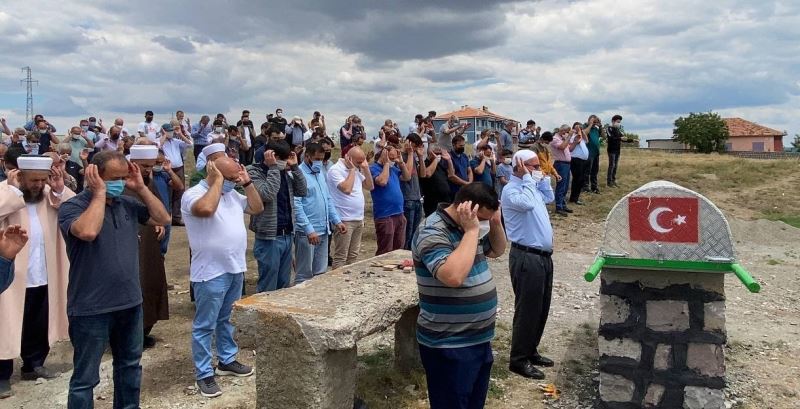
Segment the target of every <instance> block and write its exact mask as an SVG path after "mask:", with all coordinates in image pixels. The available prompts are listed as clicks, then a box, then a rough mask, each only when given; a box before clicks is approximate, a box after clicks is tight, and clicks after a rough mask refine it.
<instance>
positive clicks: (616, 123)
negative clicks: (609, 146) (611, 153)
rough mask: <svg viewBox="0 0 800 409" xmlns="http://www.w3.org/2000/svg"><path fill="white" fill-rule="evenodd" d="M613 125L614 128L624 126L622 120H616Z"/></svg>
mask: <svg viewBox="0 0 800 409" xmlns="http://www.w3.org/2000/svg"><path fill="white" fill-rule="evenodd" d="M612 125H613V126H614V128H619V127H620V126H622V123H621V122H614V123H613V124H612Z"/></svg>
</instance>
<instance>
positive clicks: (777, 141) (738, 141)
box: [726, 136, 783, 152]
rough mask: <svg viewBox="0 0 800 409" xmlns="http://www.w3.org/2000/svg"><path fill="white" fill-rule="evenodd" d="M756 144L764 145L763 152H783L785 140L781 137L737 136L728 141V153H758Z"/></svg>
mask: <svg viewBox="0 0 800 409" xmlns="http://www.w3.org/2000/svg"><path fill="white" fill-rule="evenodd" d="M755 144H763V146H764V148H763V150H762V151H761V152H781V151H783V140H782V137H780V136H778V137H775V136H737V137H733V138H730V139H728V142H727V145H726V146H727V147H728V149H727V150H728V151H737V152H744V151H750V152H754V151H757V149H756V148H757V146H755ZM776 145H777V146H776ZM776 148H777V149H776Z"/></svg>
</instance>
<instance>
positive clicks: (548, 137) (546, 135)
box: [540, 131, 553, 142]
mask: <svg viewBox="0 0 800 409" xmlns="http://www.w3.org/2000/svg"><path fill="white" fill-rule="evenodd" d="M540 139H541V140H543V141H545V142H550V141H552V140H553V133H552V132H550V131H544V132H543V133H542V136H541V138H540Z"/></svg>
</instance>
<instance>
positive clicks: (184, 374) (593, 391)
mask: <svg viewBox="0 0 800 409" xmlns="http://www.w3.org/2000/svg"><path fill="white" fill-rule="evenodd" d="M622 170H623V171H624V170H625V167H623V169H622ZM631 170H632V169H631ZM775 183H780V184H781V185H784V184H785V180H781V181H777V182H775ZM637 186H638V184H635V185H630V186H628V185H623V188H622V189H619V190H614V191H612V190H608V191H604V192H603V194H601V195H599V196H595V197H592V195H590V196H589V197H586V202H587V203H588V206H584V207H576V208H575V210H576V213H575V214H574V215H572V216H571V217H569V218H566V219H561V218H554V229H555V232H556V240H555V242H556V249H555V255H554V262H555V288H554V295H553V306H552V310H551V315H550V320H549V321H548V326H547V330H546V332H545V336H544V340H543V346H542V348H543V353H544V354H546V355H548V356H550V357H551V358H553V359H554V360H555V361H556V362H557V364H556V366H555V367H554V368H551V369H547V370H546V371H545V373H546V374H547V377H548V378H547V382H553V383H555V384H556V385H557V386H558V387H559V388H560V389H561V391H562V392H563V395H562V397H561V399H560V400H558V401H546V400H543V397H542V395H541V393H540V392H539V391H538V388H537V382H534V381H528V380H524V379H522V378H520V377H518V376H515V375H511V374H509V372H508V371H507V365H508V358H507V355H508V347H509V342H510V332H509V330H510V328H511V319H512V316H513V295H512V291H511V284H510V280H509V277H508V273H507V271H508V269H507V263H508V259H507V255H506V256H503V257H501V258H500V259H498V260H495V261H493V262H492V263H491V269H492V271H493V272H494V275H495V278H496V280H497V286H498V294H499V297H500V312H499V315H498V330H497V339H496V340H495V342H494V349H495V351H496V360H495V368H494V371H493V375H492V385H491V388H490V393H489V401H488V403H487V407H489V408H497V409H500V408H503V409H505V408H542V407H555V408H592V407H595V402H594V399H595V397H596V396H597V376H598V372H597V350H596V334H597V332H596V331H597V325H598V321H599V308H598V306H597V303H598V299H599V295H598V289H599V282H594V283H586V282H585V281H583V278H582V273H583V271H584V269H585V268H586V267H587V266H588V265H589V264H591V262H592V261H593V258H594V254H595V252H596V250H597V246H598V244H599V241H600V239H601V237H602V228H603V224H602V222H599V221H593V220H597V219H596V218H595V217H594V212H596V209H592V202H593V201H595V200H596V201H597V202H598V203H599V202H600V201H601V200H602V201H603V202H608V203H613V202H614V201H616V198H618V197H620V196H621V195H622V194H624V193H627V192H628V191H630V190H631V189H633V188H635V187H637ZM612 195H613V196H614V197H616V198H614V197H607V196H612ZM709 196H710V197H712V199H714V200H719V201H720V202H722V204H721V205H720V206H721V207H723V210H725V212H726V214H727V215H728V216H729V218H730V223H731V228H732V231H733V235H734V237H735V239H736V241H737V242H736V246H737V250H738V257H739V259H740V261H741V262H742V264H743V265H745V266H746V267H747V268H748V269H749V270H750V271H751V273H753V275H754V276H755V277H756V278H757V279H758V280H759V281H760V282H761V284H762V292H761V293H760V294H751V293H749V292H747V290H746V289H745V288H744V287H743V286H742V285H741V284H740V283H739V282H738V281H737V280H736V278H735V277H733V276H729V277H728V278H727V280H726V296H727V299H728V303H727V308H728V309H727V330H728V337H729V342H728V346H727V348H726V359H727V369H728V388H727V389H726V395H727V402H726V405H727V406H729V407H732V408H752V409H756V408H758V409H761V408H776V409H781V408H785V409H790V408H798V407H800V361H798V360H797V358H796V357H797V356H798V355H800V282H798V270H800V248H798V243H800V229H796V228H794V227H791V226H789V225H786V224H784V223H782V222H778V221H768V220H749V219H751V218H752V217H753V216H754V214H755V213H754V212H752V211H750V212H746V209H747V206H735V205H734V204H735V203H736V200H735V199H736V198H735V197H734V196H735V195H733V194H724V195H723V194H717V193H715V194H712V195H709ZM601 197H602V199H601ZM792 205H793V206H794V205H795V204H794V203H793V204H792ZM369 218H370V216H369V215H368V216H367V219H368V220H369ZM366 231H367V233H365V238H364V239H365V248H364V249H363V251H362V256H363V257H365V258H366V257H368V256H371V255H372V254H374V250H375V245H374V233H373V231H374V230H373V229H372V226H371V223H369V224H368V226H367V229H366ZM251 242H252V241H251ZM188 261H189V255H188V250H187V240H186V235H185V231H184V229H183V228H175V229H174V230H173V235H172V241H171V243H170V251H169V254H168V256H167V274H168V282H169V283H170V284H172V285H174V289H173V290H171V291H170V316H171V318H170V320H169V321H164V322H159V323H158V324H157V325H156V326H155V328H154V329H153V333H152V334H153V335H154V336H155V337H156V338H157V339H158V344H157V346H156V347H155V348H153V349H149V350H146V351H145V353H144V357H143V359H142V366H143V379H142V400H141V403H142V407H143V408H200V407H202V408H254V407H255V383H254V378H252V377H251V378H245V379H230V378H220V384H221V387H222V389H223V391H224V392H225V393H224V395H223V396H221V397H219V398H216V399H213V400H208V399H205V398H202V397H200V396H199V395H197V394H196V390H195V389H194V388H193V386H192V385H193V382H194V377H193V372H192V362H191V356H190V355H191V354H190V330H191V320H192V317H193V314H194V310H193V307H192V304H191V302H190V301H189V294H188ZM249 261H250V264H249V266H248V268H249V270H248V272H247V275H246V277H247V290H248V292H249V293H252V292H253V291H254V289H255V277H256V265H255V261H254V260H253V259H252V257H249ZM390 348H391V331H387V332H386V333H384V334H380V335H378V336H375V337H373V338H371V339H368V340H364V342H363V345H361V344H360V345H359V355H360V363H359V374H360V380H359V392H360V393H361V394H362V395H363V396H365V397H367V398H368V403H369V405H370V407H371V408H424V407H427V405H426V403H427V402H426V400H425V391H424V383H423V382H424V377H423V376H422V374H420V373H415V374H412V375H410V376H403V375H400V374H397V373H395V372H394V371H393V370H392V369H391V353H390ZM71 356H72V353H71V347H70V345H69V343H60V344H58V345H56V346H55V347H54V348H53V351H52V352H51V355H50V358H49V360H48V366H50V367H51V368H53V369H56V370H60V371H62V372H64V375H62V376H61V377H60V378H58V379H55V380H51V381H45V382H40V383H36V382H21V381H20V380H19V378H18V373H15V376H14V377H13V378H12V387H13V388H14V390H15V391H16V395H15V396H13V397H11V398H9V399H5V400H2V401H0V408H3V409H5V408H9V409H11V408H62V407H65V406H66V396H67V387H68V381H69V375H70V372H69V371H70V369H71ZM110 358H111V357H110V355H107V356H106V357H105V359H104V363H103V365H102V368H101V383H100V385H99V386H98V387H97V388H96V389H95V398H96V407H97V408H111V406H112V402H111V401H112V398H113V385H112V384H111V365H110V364H111V359H110ZM239 358H240V360H242V361H243V362H245V363H248V364H253V363H254V361H255V359H254V352H253V351H252V350H251V349H244V348H243V349H242V351H241V352H240V356H239ZM18 364H19V363H17V365H18ZM16 369H17V370H18V367H17V368H16Z"/></svg>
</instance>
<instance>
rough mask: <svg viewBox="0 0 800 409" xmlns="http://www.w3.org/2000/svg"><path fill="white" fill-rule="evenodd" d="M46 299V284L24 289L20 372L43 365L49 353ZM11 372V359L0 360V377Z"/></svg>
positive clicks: (3, 378)
mask: <svg viewBox="0 0 800 409" xmlns="http://www.w3.org/2000/svg"><path fill="white" fill-rule="evenodd" d="M47 299H48V297H47V286H46V285H43V286H40V287H33V288H28V289H26V290H25V311H24V312H23V313H22V345H21V349H20V357H22V372H30V371H33V368H36V367H40V366H43V365H44V361H45V359H47V354H49V353H50V342H49V341H48V339H47V332H48V324H49V318H48V314H49V312H50V304H49V303H48V300H47ZM13 372H14V360H13V359H4V360H0V379H2V380H8V379H10V378H11V374H12V373H13Z"/></svg>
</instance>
